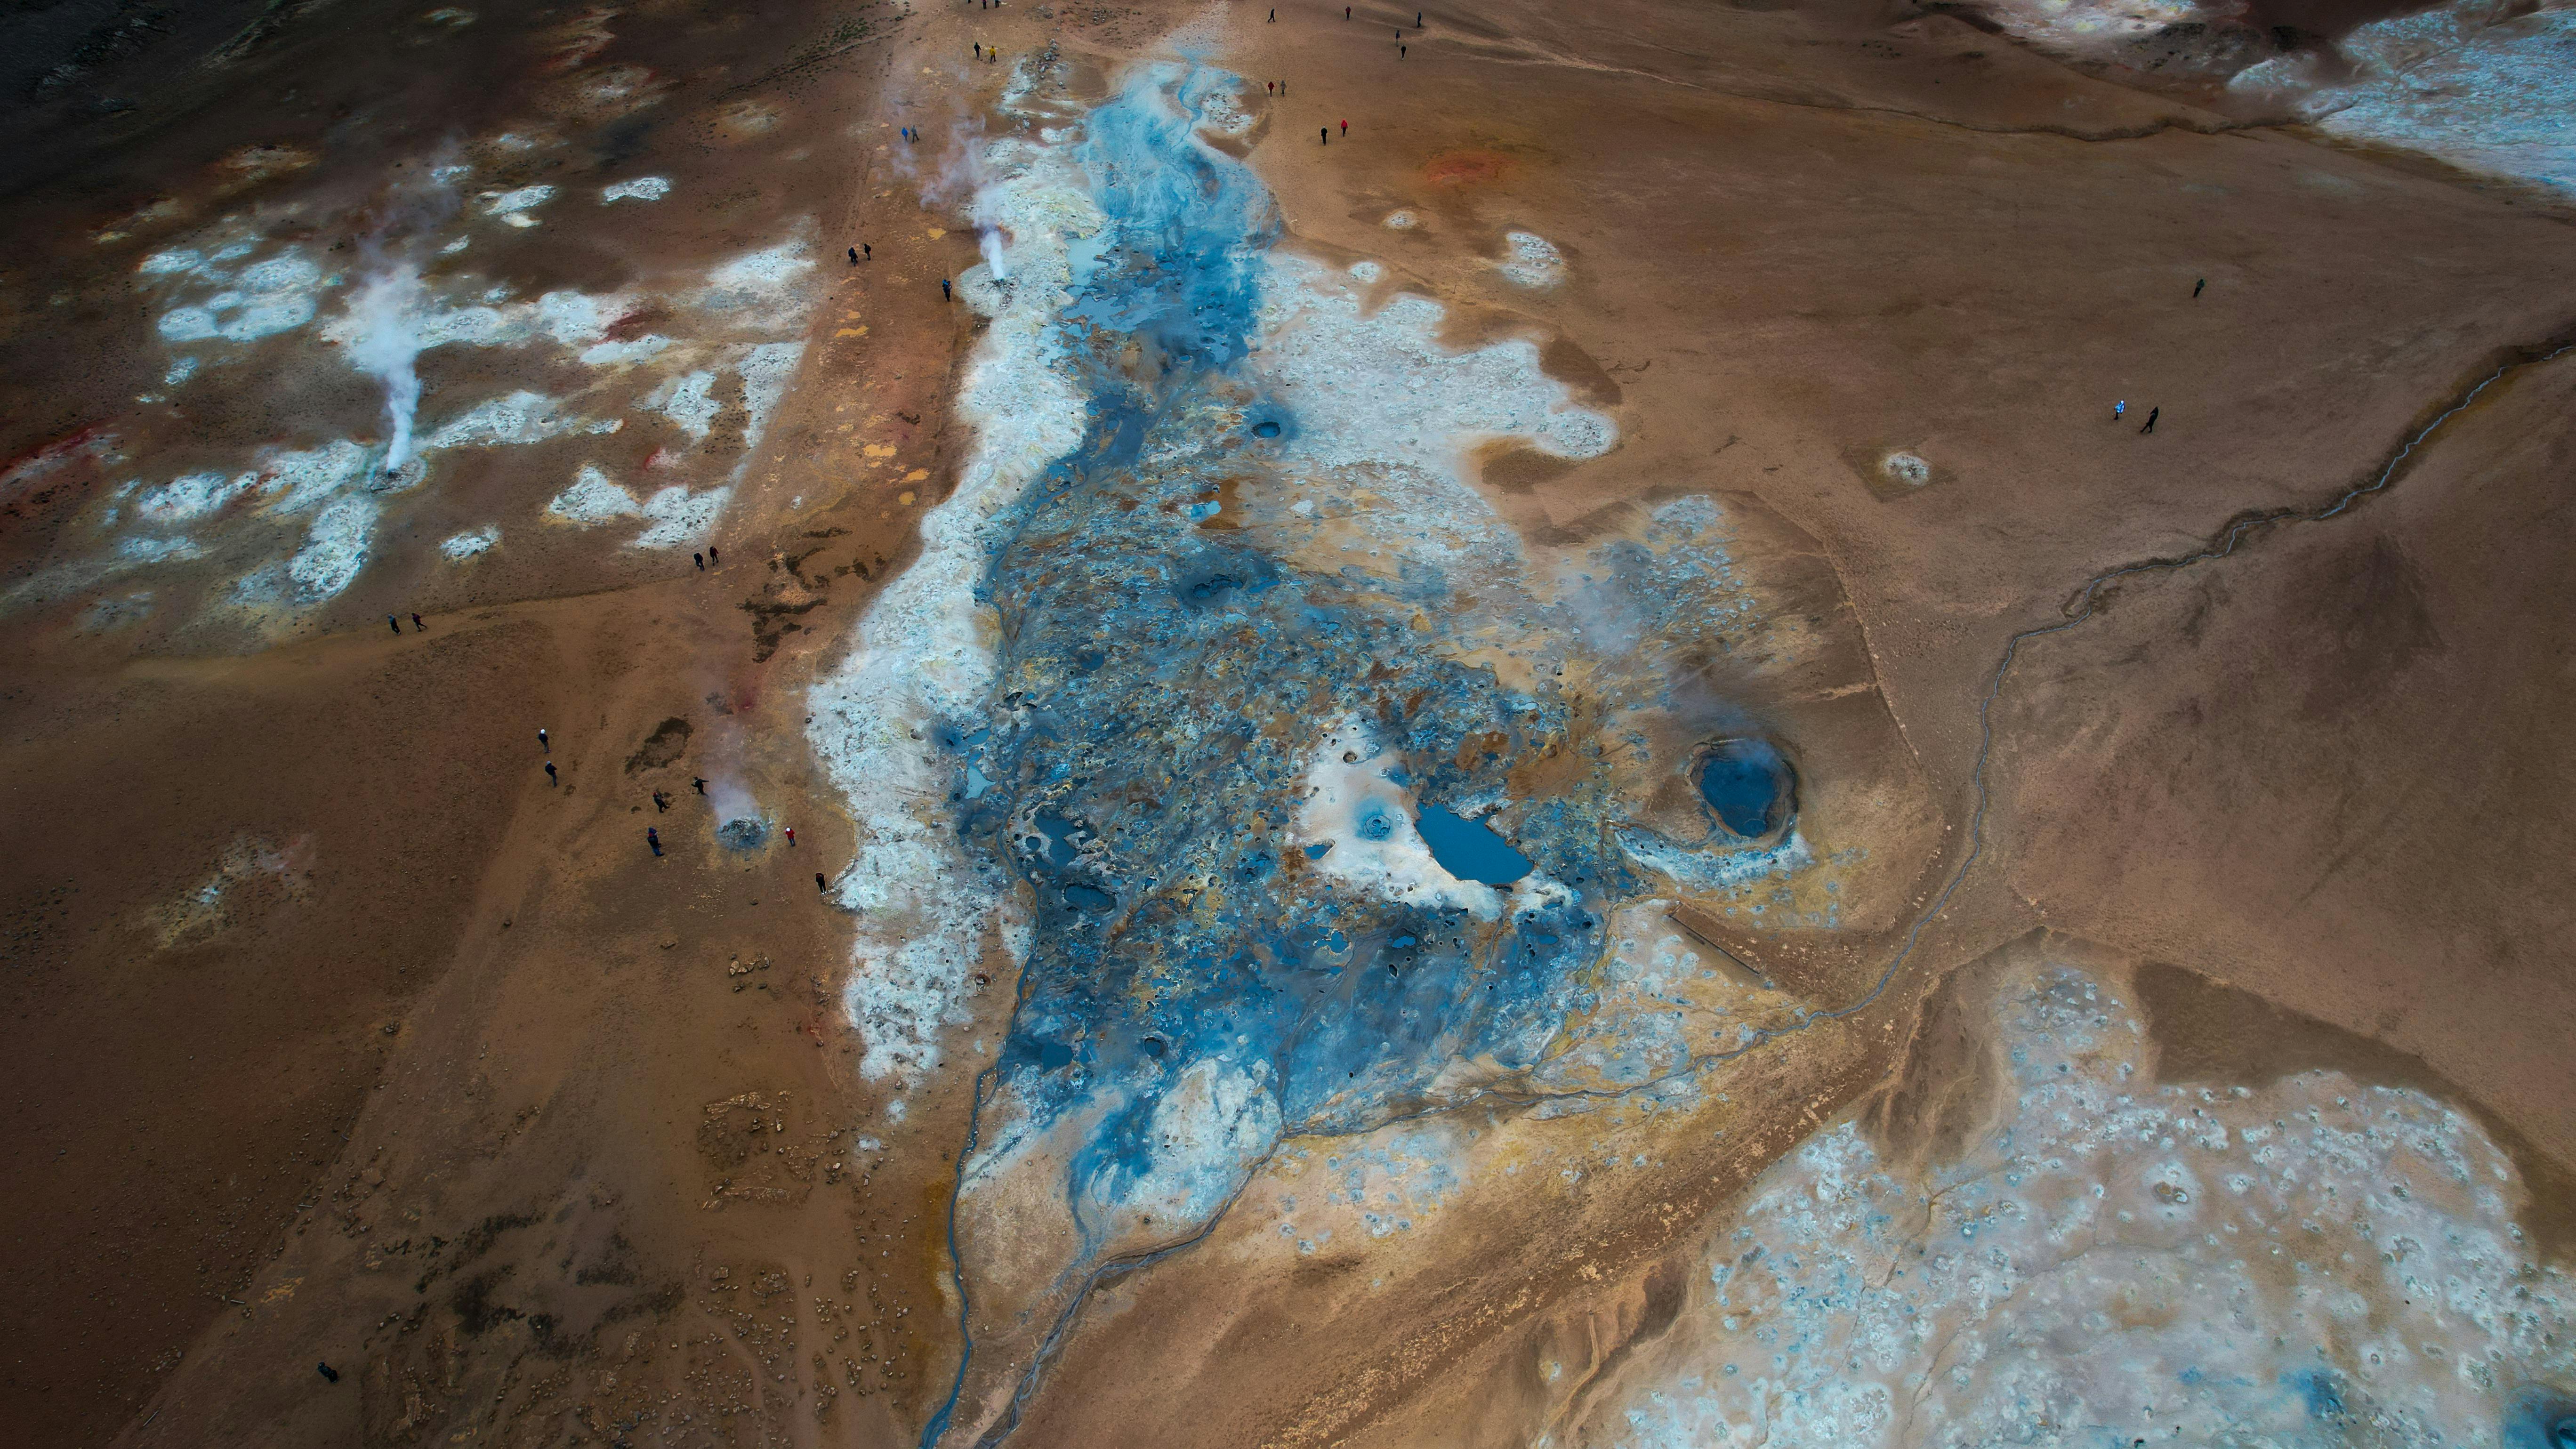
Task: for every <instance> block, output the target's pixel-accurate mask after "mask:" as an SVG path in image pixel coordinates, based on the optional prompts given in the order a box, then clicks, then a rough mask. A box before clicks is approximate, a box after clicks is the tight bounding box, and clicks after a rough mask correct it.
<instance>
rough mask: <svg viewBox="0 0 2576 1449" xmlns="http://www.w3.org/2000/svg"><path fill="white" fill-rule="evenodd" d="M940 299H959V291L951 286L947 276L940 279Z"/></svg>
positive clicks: (950, 300) (947, 300)
mask: <svg viewBox="0 0 2576 1449" xmlns="http://www.w3.org/2000/svg"><path fill="white" fill-rule="evenodd" d="M939 300H940V301H942V302H953V301H956V300H957V293H956V292H955V291H954V290H952V289H951V288H950V287H949V285H948V279H947V278H946V277H942V278H940V279H939Z"/></svg>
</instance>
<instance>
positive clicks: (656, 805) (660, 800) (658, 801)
mask: <svg viewBox="0 0 2576 1449" xmlns="http://www.w3.org/2000/svg"><path fill="white" fill-rule="evenodd" d="M670 808H671V797H670V796H668V795H665V794H663V793H662V792H661V791H659V790H656V791H654V792H653V813H654V814H656V815H659V814H661V813H662V812H663V811H665V810H668V809H670Z"/></svg>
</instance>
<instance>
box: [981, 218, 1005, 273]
mask: <svg viewBox="0 0 2576 1449" xmlns="http://www.w3.org/2000/svg"><path fill="white" fill-rule="evenodd" d="M982 246H983V249H984V265H985V266H988V267H990V268H992V269H993V280H994V281H996V282H1006V281H1009V280H1010V278H1011V269H1010V266H1009V264H1008V263H1006V262H1004V261H1003V259H1002V234H1001V233H1000V232H998V231H994V230H991V229H987V230H986V231H985V233H984V237H983V242H982Z"/></svg>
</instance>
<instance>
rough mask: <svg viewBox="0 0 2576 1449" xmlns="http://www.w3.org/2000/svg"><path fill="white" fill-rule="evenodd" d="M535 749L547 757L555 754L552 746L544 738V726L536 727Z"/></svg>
mask: <svg viewBox="0 0 2576 1449" xmlns="http://www.w3.org/2000/svg"><path fill="white" fill-rule="evenodd" d="M537 748H538V749H541V750H543V751H545V752H546V753H547V754H549V755H551V754H553V753H554V752H555V747H554V744H553V743H552V742H551V741H549V740H548V739H547V738H546V727H545V726H544V725H539V726H537Z"/></svg>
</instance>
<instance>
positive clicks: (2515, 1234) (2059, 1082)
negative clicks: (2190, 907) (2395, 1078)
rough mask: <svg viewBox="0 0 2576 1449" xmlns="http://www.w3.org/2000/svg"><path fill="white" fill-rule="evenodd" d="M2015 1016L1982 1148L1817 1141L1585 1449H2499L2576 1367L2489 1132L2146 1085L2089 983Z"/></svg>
mask: <svg viewBox="0 0 2576 1449" xmlns="http://www.w3.org/2000/svg"><path fill="white" fill-rule="evenodd" d="M2001 1009H2002V1012H2003V1022H2002V1026H2003V1030H2002V1041H2001V1044H2000V1050H1999V1052H1998V1054H1997V1056H1996V1058H1995V1060H1996V1062H1997V1064H1998V1065H1999V1066H2002V1067H2003V1068H2004V1072H2005V1075H2006V1078H2007V1082H2006V1094H2005V1096H2006V1100H2005V1102H2004V1105H2003V1111H2002V1113H2001V1116H2000V1118H1999V1119H1998V1120H1996V1121H1995V1122H1994V1123H1993V1125H1992V1126H1991V1127H1990V1128H1989V1129H1988V1130H1987V1132H1986V1133H1985V1135H1984V1136H1983V1137H1981V1138H1980V1139H1979V1140H1977V1141H1976V1142H1974V1143H1973V1144H1971V1146H1970V1147H1969V1148H1968V1150H1967V1151H1966V1152H1965V1154H1964V1155H1963V1156H1962V1157H1961V1158H1960V1159H1959V1160H1958V1161H1957V1162H1956V1163H1955V1164H1954V1165H1951V1166H1947V1167H1943V1168H1939V1169H1937V1170H1935V1171H1934V1172H1933V1173H1932V1174H1931V1175H1930V1176H1928V1177H1926V1178H1923V1179H1915V1178H1911V1177H1900V1176H1898V1175H1896V1174H1895V1173H1894V1172H1892V1170H1891V1169H1890V1168H1889V1167H1888V1166H1887V1165H1886V1164H1884V1163H1882V1162H1881V1161H1880V1160H1879V1159H1878V1157H1877V1156H1876V1154H1875V1153H1874V1152H1873V1150H1872V1148H1871V1146H1870V1145H1869V1142H1868V1139H1867V1138H1865V1137H1864V1136H1863V1135H1862V1133H1861V1132H1860V1131H1859V1130H1858V1129H1857V1128H1855V1127H1852V1126H1848V1125H1846V1126H1841V1127H1836V1128H1833V1129H1831V1130H1829V1131H1827V1132H1825V1133H1823V1134H1822V1135H1820V1136H1819V1137H1817V1138H1815V1139H1812V1140H1811V1141H1810V1142H1809V1143H1808V1144H1807V1145H1806V1146H1804V1147H1802V1148H1800V1149H1799V1150H1798V1151H1797V1152H1796V1153H1794V1154H1793V1155H1791V1156H1790V1157H1789V1158H1788V1159H1786V1160H1784V1161H1783V1162H1781V1163H1780V1164H1779V1165H1778V1166H1777V1167H1775V1168H1773V1169H1772V1170H1771V1171H1770V1172H1769V1173H1767V1174H1766V1175H1765V1176H1764V1177H1763V1178H1762V1180H1761V1181H1760V1182H1759V1183H1758V1184H1757V1185H1756V1187H1755V1189H1754V1191H1753V1193H1752V1195H1751V1197H1750V1198H1749V1200H1748V1201H1747V1202H1746V1203H1745V1205H1744V1207H1743V1208H1742V1210H1741V1211H1740V1212H1739V1213H1738V1214H1737V1215H1735V1217H1734V1220H1733V1221H1732V1222H1731V1223H1729V1224H1728V1225H1727V1226H1726V1227H1724V1228H1723V1229H1722V1230H1721V1231H1720V1233H1719V1235H1718V1236H1717V1237H1716V1238H1715V1239H1714V1240H1713V1241H1711V1243H1710V1244H1709V1246H1708V1249H1707V1254H1706V1258H1705V1262H1706V1264H1707V1268H1706V1273H1707V1277H1706V1280H1705V1282H1704V1284H1703V1286H1702V1287H1701V1288H1700V1289H1699V1290H1698V1291H1697V1292H1696V1293H1695V1295H1694V1298H1695V1301H1694V1302H1693V1304H1692V1305H1691V1306H1690V1308H1689V1309H1687V1310H1686V1311H1685V1313H1684V1314H1683V1316H1682V1318H1681V1320H1680V1321H1678V1322H1677V1323H1676V1324H1675V1326H1674V1328H1673V1329H1672V1330H1670V1331H1668V1332H1667V1333H1666V1334H1665V1335H1664V1336H1663V1337H1662V1338H1661V1339H1660V1340H1658V1341H1656V1342H1654V1343H1651V1344H1648V1345H1646V1346H1644V1347H1643V1349H1642V1350H1641V1352H1640V1354H1639V1356H1638V1358H1637V1360H1636V1362H1635V1364H1634V1366H1633V1367H1632V1368H1630V1369H1628V1370H1626V1371H1625V1372H1624V1374H1623V1376H1622V1381H1621V1382H1620V1383H1618V1384H1617V1385H1614V1386H1613V1389H1614V1391H1613V1392H1610V1393H1608V1394H1606V1395H1605V1396H1604V1397H1603V1398H1602V1399H1601V1400H1600V1401H1598V1403H1597V1405H1596V1406H1595V1407H1593V1408H1592V1409H1591V1410H1590V1411H1589V1413H1588V1415H1587V1417H1588V1418H1589V1420H1590V1422H1589V1423H1588V1424H1574V1425H1569V1426H1568V1427H1569V1429H1570V1430H1573V1431H1574V1432H1573V1433H1569V1434H1568V1435H1567V1441H1568V1442H1576V1441H1577V1436H1578V1435H1579V1436H1580V1440H1579V1441H1580V1442H1584V1443H1593V1442H1601V1443H1619V1444H1628V1445H1635V1446H1681V1445H1689V1446H1694V1449H1697V1446H1705V1445H1721V1446H1722V1445H1739V1444H1741V1445H1751V1444H1754V1443H1758V1442H1765V1441H1767V1442H1769V1443H1773V1444H1832V1445H1836V1446H1851V1449H1874V1446H1890V1449H1892V1446H1897V1445H1908V1446H1911V1445H1943V1446H1948V1445H1958V1446H1970V1445H1989V1444H2002V1443H2012V1444H2029V1445H2049V1446H2067V1449H2075V1446H2093V1445H2102V1444H2112V1445H2119V1444H2129V1443H2133V1442H2136V1441H2138V1440H2141V1439H2143V1440H2145V1441H2146V1442H2149V1443H2154V1444H2166V1443H2176V1444H2247V1445H2252V1444H2277V1445H2283V1446H2293V1445H2298V1446H2307V1445H2314V1446H2320V1449H2322V1446H2329V1445H2354V1444H2369V1445H2381V1444H2386V1445H2398V1444H2407V1445H2419V1444H2420V1445H2435V1444H2473V1443H2475V1444H2492V1443H2495V1442H2497V1433H2498V1418H2499V1414H2500V1410H2501V1409H2502V1407H2503V1405H2504V1403H2505V1402H2506V1401H2507V1400H2508V1399H2509V1398H2510V1397H2511V1396H2512V1395H2513V1394H2514V1393H2516V1392H2519V1391H2520V1390H2521V1389H2522V1388H2523V1387H2524V1386H2526V1385H2530V1384H2536V1383H2549V1382H2553V1381H2554V1382H2561V1383H2563V1382H2566V1381H2567V1379H2568V1376H2569V1375H2570V1373H2571V1372H2576V1294H2571V1292H2570V1287H2571V1285H2570V1284H2569V1282H2568V1280H2567V1278H2566V1276H2565V1275H2564V1273H2563V1272H2561V1271H2560V1270H2559V1269H2558V1268H2556V1267H2554V1266H2549V1265H2545V1264H2542V1263H2540V1262H2538V1261H2536V1260H2535V1257H2534V1255H2533V1253H2532V1250H2531V1247H2530V1245H2529V1243H2528V1242H2527V1241H2526V1240H2525V1238H2524V1236H2523V1233H2522V1231H2521V1229H2520V1227H2519V1226H2518V1225H2517V1224H2516V1223H2515V1221H2514V1213H2515V1210H2516V1206H2517V1204H2518V1202H2519V1201H2520V1200H2521V1199H2522V1196H2523V1192H2522V1188H2521V1184H2520V1183H2519V1181H2518V1180H2517V1177H2516V1175H2515V1172H2514V1170H2513V1165H2512V1163H2511V1162H2510V1160H2509V1159H2507V1158H2506V1156H2505V1155H2504V1153H2503V1152H2501V1151H2500V1150H2499V1149H2498V1148H2497V1146H2496V1144H2495V1143H2494V1142H2492V1141H2491V1140H2489V1139H2488V1138H2487V1136H2486V1134H2485V1133H2484V1132H2482V1131H2481V1130H2480V1129H2479V1128H2478V1126H2477V1124H2476V1123H2475V1122H2473V1121H2471V1120H2470V1119H2469V1118H2467V1117H2465V1116H2463V1115H2461V1114H2459V1113H2457V1112H2454V1111H2451V1110H2449V1109H2448V1108H2446V1107H2444V1106H2443V1105H2442V1104H2440V1103H2438V1102H2436V1101H2433V1100H2432V1099H2430V1098H2428V1097H2425V1096H2423V1095H2422V1094H2420V1093H2417V1092H2413V1091H2402V1090H2394V1089H2389V1088H2378V1087H2364V1086H2360V1085H2357V1084H2356V1083H2354V1082H2352V1081H2351V1080H2349V1079H2348V1078H2345V1077H2343V1076H2341V1075H2339V1074H2336V1073H2331V1072H2311V1073H2305V1074H2302V1075H2298V1076H2293V1077H2289V1078H2286V1079H2283V1080H2281V1081H2279V1082H2276V1083H2274V1084H2272V1085H2271V1086H2268V1087H2265V1088H2262V1089H2261V1090H2259V1091H2249V1090H2246V1089H2242V1088H2238V1089H2230V1090H2219V1089H2210V1088H2196V1087H2195V1088H2186V1087H2154V1086H2149V1085H2147V1083H2146V1081H2145V1077H2144V1073H2145V1070H2146V1067H2147V1063H2148V1060H2149V1052H2148V1048H2147V1044H2146V1042H2145V1040H2144V1039H2143V1036H2142V1034H2141V1031H2140V1028H2139V1024H2138V1021H2137V1019H2136V1017H2135V1015H2134V1014H2133V1009H2132V1008H2131V1006H2130V1005H2129V1004H2128V1003H2126V1002H2123V1001H2120V1000H2117V999H2115V998H2114V996H2113V995H2112V993H2111V992H2109V991H2108V990H2107V989H2105V988H2104V987H2102V986H2101V984H2100V983H2098V982H2096V981H2094V980H2093V979H2092V978H2090V977H2088V976H2085V975H2083V974H2081V973H2078V972H2075V971H2072V970H2066V969H2062V968H2046V969H2043V970H2041V971H2040V972H2038V973H2036V974H2035V977H2034V978H2032V979H2028V980H2025V981H2024V982H2022V983H2020V984H2019V985H2018V986H2017V987H2016V988H2015V989H2014V990H2013V991H2012V992H2011V993H2010V994H2009V995H2008V996H2007V998H2006V999H2005V1000H2004V1002H2003V1003H2002V1007H2001ZM2535 1442H2537V1440H2536V1439H2535Z"/></svg>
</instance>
